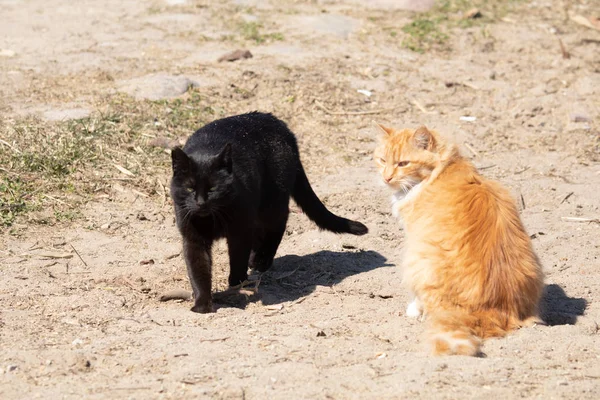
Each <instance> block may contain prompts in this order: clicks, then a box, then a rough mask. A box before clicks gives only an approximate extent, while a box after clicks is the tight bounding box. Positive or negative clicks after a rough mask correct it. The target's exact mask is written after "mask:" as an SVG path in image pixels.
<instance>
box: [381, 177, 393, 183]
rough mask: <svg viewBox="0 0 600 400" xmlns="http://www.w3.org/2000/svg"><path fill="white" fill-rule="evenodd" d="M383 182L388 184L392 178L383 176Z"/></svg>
mask: <svg viewBox="0 0 600 400" xmlns="http://www.w3.org/2000/svg"><path fill="white" fill-rule="evenodd" d="M383 180H384V181H385V183H390V181H391V180H392V176H384V177H383Z"/></svg>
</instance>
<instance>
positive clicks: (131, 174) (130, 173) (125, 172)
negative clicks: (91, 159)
mask: <svg viewBox="0 0 600 400" xmlns="http://www.w3.org/2000/svg"><path fill="white" fill-rule="evenodd" d="M114 166H115V168H116V169H118V170H119V171H121V172H122V173H124V174H125V175H129V176H135V175H134V173H133V172H131V171H130V170H128V169H126V168H123V167H121V166H120V165H118V164H114Z"/></svg>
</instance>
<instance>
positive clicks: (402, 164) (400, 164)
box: [398, 161, 410, 167]
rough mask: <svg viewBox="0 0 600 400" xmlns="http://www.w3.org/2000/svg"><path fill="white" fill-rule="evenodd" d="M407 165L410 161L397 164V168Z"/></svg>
mask: <svg viewBox="0 0 600 400" xmlns="http://www.w3.org/2000/svg"><path fill="white" fill-rule="evenodd" d="M408 164H410V161H400V162H399V163H398V166H399V167H406V166H407V165H408Z"/></svg>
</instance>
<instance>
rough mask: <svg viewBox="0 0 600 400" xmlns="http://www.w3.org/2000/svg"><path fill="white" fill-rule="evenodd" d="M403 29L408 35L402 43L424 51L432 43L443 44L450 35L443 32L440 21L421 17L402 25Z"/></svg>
mask: <svg viewBox="0 0 600 400" xmlns="http://www.w3.org/2000/svg"><path fill="white" fill-rule="evenodd" d="M402 31H403V32H404V33H406V34H408V36H407V37H406V38H405V39H404V40H403V41H402V45H403V46H404V47H406V48H408V49H410V50H412V51H416V52H418V53H423V52H424V51H425V50H428V49H429V48H430V47H431V46H432V45H436V44H437V45H439V44H443V43H445V42H446V41H447V40H448V35H447V34H445V33H443V32H442V31H441V29H440V26H439V21H435V20H431V19H426V18H419V19H415V20H414V21H412V22H411V23H409V24H406V25H404V26H403V27H402Z"/></svg>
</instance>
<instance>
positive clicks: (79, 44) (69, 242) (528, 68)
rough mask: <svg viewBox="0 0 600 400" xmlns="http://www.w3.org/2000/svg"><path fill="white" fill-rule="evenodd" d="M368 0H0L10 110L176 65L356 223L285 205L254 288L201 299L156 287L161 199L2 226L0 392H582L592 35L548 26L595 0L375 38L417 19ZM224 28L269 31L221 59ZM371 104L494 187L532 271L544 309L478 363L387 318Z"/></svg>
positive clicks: (594, 66) (597, 36) (526, 6)
mask: <svg viewBox="0 0 600 400" xmlns="http://www.w3.org/2000/svg"><path fill="white" fill-rule="evenodd" d="M364 3H365V2H361V1H350V0H347V1H343V0H329V1H288V0H286V1H275V0H272V1H250V0H244V1H242V0H237V1H222V2H218V3H217V2H209V1H167V2H164V1H158V0H156V1H141V0H137V1H126V2H125V1H117V0H105V1H102V2H97V1H91V0H83V1H78V2H76V5H74V4H75V3H74V2H71V1H67V0H53V1H42V0H29V1H26V0H24V1H19V0H0V20H1V21H2V23H0V49H3V50H5V51H4V53H3V54H4V55H3V56H0V82H1V83H2V84H1V85H0V94H1V96H2V97H1V98H0V112H2V114H3V115H4V116H5V117H10V118H13V117H14V118H18V117H19V116H23V115H27V114H30V113H37V114H39V115H42V116H44V117H45V118H48V119H53V118H54V119H56V118H58V119H60V118H66V117H67V116H69V115H87V114H88V113H90V112H91V113H94V112H96V110H95V109H94V104H95V103H94V102H95V99H96V98H98V97H100V96H103V95H105V94H109V93H114V92H115V91H116V90H119V88H121V87H123V86H122V85H123V82H128V81H129V80H131V79H134V78H138V77H142V76H145V75H147V74H150V73H165V74H171V75H185V76H186V77H188V78H189V79H191V80H194V81H195V82H197V84H198V85H199V87H200V91H201V93H205V94H206V96H209V97H210V96H212V98H214V99H215V103H219V104H220V105H222V109H220V111H219V115H217V116H221V115H222V116H224V115H231V114H234V113H239V112H244V111H250V110H254V109H259V110H263V111H272V112H274V113H276V115H278V116H280V117H281V118H283V119H285V120H286V121H287V122H288V123H289V125H290V127H291V128H292V129H293V130H294V131H295V132H296V134H297V136H298V138H299V142H300V145H301V151H302V156H303V160H304V164H305V167H306V169H307V171H308V173H309V178H310V179H311V181H312V182H313V186H314V188H315V191H316V192H317V193H318V194H319V195H320V197H321V198H322V199H324V202H325V203H326V204H327V206H328V207H329V208H330V209H331V210H333V211H335V212H336V213H339V214H341V215H344V216H347V217H352V218H355V219H358V220H360V221H362V222H364V223H365V224H367V225H368V226H369V228H370V233H369V234H368V235H367V236H364V237H350V236H336V235H333V234H330V233H323V232H319V231H318V230H317V229H315V227H314V225H312V224H311V223H310V222H309V221H308V220H307V219H306V218H305V216H303V215H302V214H300V213H298V212H294V213H292V215H291V218H290V222H289V225H288V230H287V234H286V236H285V237H284V240H283V243H282V245H281V247H280V248H279V251H278V256H277V259H276V261H275V265H274V267H273V269H272V270H271V271H269V272H268V273H267V274H264V275H263V276H262V277H261V284H260V287H259V291H258V294H256V295H254V296H251V297H249V298H245V297H243V296H241V297H239V298H233V299H232V298H229V299H225V300H223V301H222V302H221V303H219V304H218V310H217V312H216V313H214V314H210V315H198V314H194V313H192V312H190V311H189V308H190V306H191V303H190V302H166V303H163V302H159V301H158V296H159V295H160V294H161V293H164V292H165V291H167V290H170V289H177V288H184V289H187V288H188V281H187V277H186V275H185V267H184V263H183V259H182V258H181V256H180V255H179V253H180V241H179V236H178V233H177V231H176V228H175V226H174V221H173V213H172V209H171V204H170V201H169V199H165V198H162V197H161V196H158V195H155V196H150V197H143V196H139V195H138V194H136V192H134V191H132V190H130V189H128V188H127V186H122V185H119V184H115V185H114V186H113V188H112V191H111V192H110V194H109V196H105V197H103V198H98V199H96V200H94V201H91V202H89V203H88V204H87V205H86V206H85V207H84V209H83V218H81V219H78V220H76V221H75V222H73V223H71V224H58V225H56V226H51V227H46V226H40V225H35V224H32V225H30V226H27V228H26V230H25V231H24V234H21V235H19V236H14V235H11V234H9V233H8V232H4V233H2V236H1V239H0V240H1V241H0V277H1V278H0V397H1V398H3V399H17V398H67V399H71V398H82V397H84V398H132V399H148V398H184V397H186V398H223V399H225V398H227V399H258V398H274V399H278V398H298V399H325V398H328V399H348V398H381V399H384V398H385V399H387V398H389V399H392V398H427V399H429V398H441V399H446V398H447V399H454V398H461V399H465V398H483V397H485V398H545V399H552V398H556V399H558V398H567V399H597V398H599V397H600V331H599V325H598V324H599V323H600V306H599V304H600V303H599V300H600V299H599V296H600V260H599V258H600V242H599V240H598V238H599V237H600V224H599V223H593V222H592V223H581V222H570V221H565V220H564V219H563V217H588V218H599V217H600V208H599V206H600V195H599V193H600V163H599V161H600V155H599V132H600V131H599V121H600V120H599V118H600V32H599V31H596V30H594V29H590V28H586V27H583V26H581V25H579V24H575V23H573V22H572V21H569V20H568V19H567V18H568V13H574V14H578V13H583V14H585V13H587V14H588V15H589V14H590V13H592V12H596V14H597V15H599V16H600V10H599V9H598V8H599V7H598V5H597V3H595V1H591V0H590V1H587V2H586V1H581V2H571V5H570V8H569V9H568V10H567V11H565V4H566V2H565V3H563V2H561V1H545V0H541V1H536V2H532V3H527V2H525V3H523V4H521V5H518V6H517V7H516V8H515V9H514V10H513V11H512V12H509V13H508V14H507V15H506V16H505V17H504V19H502V20H498V21H496V22H495V23H489V24H484V25H478V26H475V27H472V28H464V29H462V28H457V30H456V31H455V32H454V33H453V34H452V35H451V37H450V39H449V42H448V44H447V45H444V46H441V48H438V49H432V50H431V51H429V52H426V53H424V54H420V53H416V52H412V51H410V50H408V49H406V48H404V47H403V46H402V45H401V43H400V41H401V40H400V39H399V36H396V35H394V34H392V33H391V32H392V31H394V30H398V31H400V28H401V27H402V25H404V24H406V23H408V22H409V21H410V20H411V19H412V18H414V17H415V15H414V14H411V13H408V12H406V11H402V10H398V9H397V6H398V3H397V2H393V1H373V2H370V3H369V4H368V5H365V4H364ZM594 7H596V8H595V9H594ZM232 21H250V22H258V23H260V24H261V25H262V27H261V29H262V32H264V34H265V35H266V34H270V33H277V34H279V37H276V36H273V37H272V38H273V40H266V41H265V42H264V43H251V42H250V43H246V45H245V47H247V48H249V49H250V50H251V52H252V53H253V55H254V57H253V58H251V59H248V60H242V61H238V62H234V63H218V62H217V61H216V59H217V58H218V57H219V56H220V55H222V54H224V53H226V52H228V51H231V50H234V49H235V48H238V47H244V46H242V45H238V44H233V43H231V41H227V40H221V38H223V37H226V36H227V35H232V34H234V33H235V27H234V25H232ZM559 38H560V39H561V40H562V42H563V43H564V45H565V47H566V48H567V49H568V51H569V52H570V53H571V58H569V59H565V58H563V57H562V56H561V52H560V47H559V44H558V39H559ZM236 88H242V89H243V91H240V90H234V89H236ZM359 89H361V90H369V91H371V93H372V95H371V96H370V97H367V96H366V95H365V94H362V93H358V92H357V90H359ZM240 92H242V95H240ZM243 93H246V95H244V94H243ZM248 93H250V95H248ZM73 110H75V111H73ZM348 111H351V112H356V111H359V112H362V111H381V112H376V113H373V114H368V115H352V114H348V113H347V112H348ZM78 112H79V113H80V114H77V113H78ZM72 113H74V114H72ZM336 113H341V114H336ZM463 116H470V117H475V118H476V120H475V121H472V122H469V121H463V120H461V119H460V117H463ZM371 119H377V120H378V121H380V122H382V123H388V124H391V125H396V126H410V127H414V126H416V125H417V124H427V125H428V126H429V127H431V128H435V129H437V130H439V131H441V132H442V133H444V134H446V135H448V136H450V137H453V138H454V139H455V140H457V141H458V142H459V143H460V144H461V145H462V150H463V153H464V154H465V155H466V156H468V157H470V158H472V159H473V161H474V163H475V164H476V165H477V166H479V167H481V168H482V172H483V173H484V174H485V175H486V176H488V177H491V178H494V179H498V180H500V181H501V182H503V183H504V184H506V185H507V186H508V187H510V188H511V190H512V191H513V193H514V194H515V197H516V198H517V199H518V200H519V203H520V204H521V208H522V217H523V220H524V222H525V225H526V227H527V229H528V231H529V233H530V234H531V235H532V237H533V244H534V247H535V249H536V251H537V253H538V254H539V256H540V258H541V261H542V263H543V265H544V269H545V272H546V274H547V275H546V281H547V285H548V286H547V293H546V295H545V298H544V301H543V306H544V309H545V313H544V315H545V318H546V320H547V322H548V323H549V326H536V327H533V328H529V329H523V330H520V331H518V332H515V333H514V334H512V335H510V336H508V337H506V338H504V339H498V340H489V341H487V342H486V343H485V346H484V352H485V353H486V355H487V357H485V358H467V357H438V358H435V357H431V356H430V355H428V353H427V352H426V349H425V347H424V345H423V343H422V341H421V338H422V333H423V331H424V324H423V323H421V322H418V321H415V320H412V319H408V318H406V317H405V316H404V315H403V313H404V309H405V306H406V303H407V301H408V296H407V293H406V291H405V290H404V289H403V288H402V287H401V286H400V279H401V269H400V266H399V254H400V250H401V248H402V243H403V232H402V230H401V229H400V227H399V225H398V223H397V221H395V220H394V219H393V218H392V217H391V215H390V207H389V204H388V200H387V199H388V197H389V193H388V192H387V191H386V189H385V188H384V187H383V186H382V185H380V184H379V182H378V178H377V176H376V171H375V168H374V166H373V165H372V160H371V158H370V154H371V151H372V149H373V147H374V145H375V142H374V137H375V136H374V134H373V132H372V130H371V128H370V121H371ZM190 133H191V132H190ZM164 157H168V155H166V154H165V155H164ZM157 178H158V179H159V180H161V181H162V182H164V183H167V182H168V179H169V170H168V169H166V168H165V169H164V171H162V174H161V175H160V176H158V177H157ZM292 209H293V210H295V206H294V205H292ZM225 249H226V247H225V245H224V244H223V243H221V244H219V246H217V248H216V249H215V263H216V267H215V269H216V271H215V277H216V279H215V280H216V283H215V285H216V287H215V290H216V291H220V290H223V289H225V287H226V269H227V267H226V264H227V258H226V254H225ZM50 251H52V252H53V254H57V252H58V253H61V252H62V253H69V254H68V257H69V258H58V259H57V258H54V259H49V258H48V257H45V256H44V255H43V254H47V253H48V252H50ZM148 260H152V262H150V263H144V261H146V262H147V261H148Z"/></svg>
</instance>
